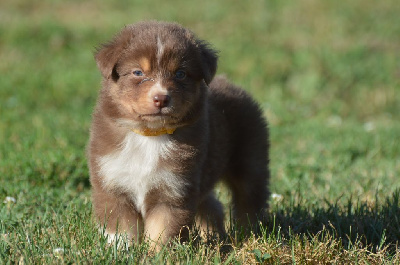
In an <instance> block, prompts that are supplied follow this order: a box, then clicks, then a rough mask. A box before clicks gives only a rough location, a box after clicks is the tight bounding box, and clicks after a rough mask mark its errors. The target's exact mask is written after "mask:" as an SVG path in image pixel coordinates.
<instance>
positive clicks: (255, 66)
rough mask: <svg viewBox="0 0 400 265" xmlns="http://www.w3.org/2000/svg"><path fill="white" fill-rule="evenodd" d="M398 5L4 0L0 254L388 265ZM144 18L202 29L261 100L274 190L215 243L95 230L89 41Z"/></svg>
mask: <svg viewBox="0 0 400 265" xmlns="http://www.w3.org/2000/svg"><path fill="white" fill-rule="evenodd" d="M399 14H400V5H399V4H398V1H397V0H385V1H373V0H353V1H333V0H327V1H316V0H299V1H294V0H289V1H277V0H269V1H267V0H254V1H251V2H248V1H237V2H235V3H234V2H233V1H227V0H221V1H212V0H204V1H201V2H198V3H195V2H190V1H183V0H177V1H173V2H171V1H168V2H167V1H157V0H148V1H138V0H135V1H126V0H124V1H115V2H113V1H109V0H103V1H97V2H95V1H77V0H71V1H59V0H57V1H52V0H43V1H29V0H2V1H1V3H0V203H1V206H0V264H3V263H4V264H15V263H18V262H19V264H43V263H58V264H60V263H61V264H63V263H66V264H73V263H77V264H80V263H90V264H109V263H122V264H124V263H131V264H134V263H149V264H153V263H154V264H158V263H170V264H175V263H180V264H218V263H225V264H254V263H255V262H259V263H278V264H279V263H284V264H285V263H286V264H287V263H289V264H290V263H296V264H324V263H329V264H331V263H338V264H349V263H359V264H367V263H369V264H382V263H395V264H398V263H400V247H399V246H398V243H399V238H400V220H399V219H400V16H399ZM145 19H157V20H165V21H176V22H179V23H181V24H183V25H185V26H187V27H189V28H191V29H192V30H193V31H194V32H196V33H197V35H198V36H199V37H200V38H202V39H206V40H208V41H209V42H211V43H212V44H213V46H214V47H215V48H216V49H217V50H219V51H220V61H219V70H218V73H225V74H226V75H227V76H228V77H229V78H230V79H231V80H233V81H234V82H235V83H237V84H239V85H241V86H242V87H244V88H245V89H246V90H247V91H249V92H250V93H251V94H252V95H253V96H254V97H255V99H256V100H257V101H258V102H259V103H260V104H261V105H262V107H263V110H264V112H265V116H266V117H267V119H268V120H269V127H270V132H271V139H270V141H271V150H270V153H271V173H272V177H271V186H270V188H271V192H272V193H273V196H272V197H271V199H270V205H271V207H270V213H269V223H268V225H267V226H266V227H264V228H263V230H262V231H261V235H259V236H257V237H256V236H250V237H246V238H244V237H243V236H242V234H241V233H240V231H238V230H236V229H235V228H234V227H232V226H231V225H230V224H229V222H228V221H227V228H228V230H229V232H230V238H229V239H227V240H226V241H225V242H214V243H213V244H208V243H207V242H203V241H199V240H195V239H193V240H191V241H190V242H189V243H188V244H185V245H180V244H174V246H173V247H166V248H165V249H163V250H162V251H161V252H160V253H151V252H149V251H148V248H149V247H148V244H147V242H144V243H142V244H140V245H134V246H131V247H129V248H127V247H120V248H117V246H116V245H111V246H110V245H107V243H106V239H105V238H104V237H103V236H101V235H100V234H99V233H98V231H97V227H96V226H95V224H94V222H93V220H92V216H91V202H90V184H89V173H88V168H87V165H86V157H85V147H86V144H87V141H88V131H89V126H90V121H91V112H92V109H93V106H94V104H95V100H96V97H97V91H98V90H99V88H100V79H101V76H100V73H99V71H98V70H97V68H96V64H95V61H94V59H93V52H94V51H95V47H96V46H98V45H99V43H102V42H105V41H107V40H108V39H110V38H111V36H113V34H115V33H116V32H117V31H118V30H119V29H120V28H121V27H123V26H124V25H126V24H130V23H134V22H136V21H140V20H145ZM217 193H218V195H219V197H220V199H221V201H223V203H224V204H225V205H226V208H227V213H226V214H227V217H228V218H227V219H228V220H229V194H228V193H227V191H226V189H225V188H224V187H223V186H220V185H219V186H217ZM227 246H230V248H229V249H228V250H226V249H227Z"/></svg>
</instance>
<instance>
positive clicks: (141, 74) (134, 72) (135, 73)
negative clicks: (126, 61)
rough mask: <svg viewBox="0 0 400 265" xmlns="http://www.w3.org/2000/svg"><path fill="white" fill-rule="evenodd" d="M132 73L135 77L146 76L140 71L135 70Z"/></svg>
mask: <svg viewBox="0 0 400 265" xmlns="http://www.w3.org/2000/svg"><path fill="white" fill-rule="evenodd" d="M132 73H133V75H134V76H143V75H144V74H143V72H142V71H140V70H135V71H133V72H132Z"/></svg>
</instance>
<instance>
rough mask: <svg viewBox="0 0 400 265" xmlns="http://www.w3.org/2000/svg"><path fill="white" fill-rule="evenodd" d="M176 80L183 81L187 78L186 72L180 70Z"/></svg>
mask: <svg viewBox="0 0 400 265" xmlns="http://www.w3.org/2000/svg"><path fill="white" fill-rule="evenodd" d="M175 77H176V79H183V78H185V77H186V73H185V71H182V70H179V71H177V72H176V73H175Z"/></svg>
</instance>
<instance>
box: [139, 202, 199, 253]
mask: <svg viewBox="0 0 400 265" xmlns="http://www.w3.org/2000/svg"><path fill="white" fill-rule="evenodd" d="M193 220H194V211H193V210H191V209H187V208H181V207H178V206H173V205H171V204H168V203H164V202H163V203H157V204H155V205H153V207H151V208H150V209H149V210H148V212H146V216H145V218H144V229H145V235H146V237H148V238H149V239H150V240H151V245H152V246H153V247H156V249H159V247H160V246H161V245H164V244H165V243H167V242H168V241H169V240H170V239H171V238H174V237H178V238H179V239H180V240H181V241H187V240H188V239H189V230H190V228H191V227H192V225H193Z"/></svg>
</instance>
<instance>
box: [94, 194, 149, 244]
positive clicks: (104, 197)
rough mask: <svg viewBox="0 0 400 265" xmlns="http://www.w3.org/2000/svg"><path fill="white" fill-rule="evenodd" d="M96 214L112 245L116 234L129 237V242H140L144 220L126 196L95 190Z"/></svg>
mask: <svg viewBox="0 0 400 265" xmlns="http://www.w3.org/2000/svg"><path fill="white" fill-rule="evenodd" d="M92 196H93V206H94V214H95V217H96V219H97V220H98V222H99V224H100V226H101V228H102V227H105V235H107V236H108V242H109V243H112V242H113V240H114V238H115V236H116V234H117V233H118V234H119V235H122V236H127V237H128V238H127V239H128V240H131V239H133V240H134V241H136V242H138V240H139V237H140V230H141V229H143V226H142V218H141V216H140V215H139V213H138V212H137V211H136V210H135V209H134V207H133V205H132V203H131V202H130V200H129V199H128V198H127V197H126V196H124V195H118V196H117V195H114V194H112V193H109V192H106V191H104V190H103V189H101V188H100V190H98V189H96V188H94V190H93V195H92Z"/></svg>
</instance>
